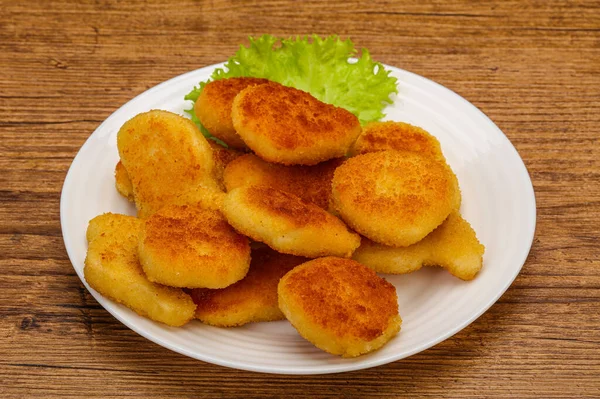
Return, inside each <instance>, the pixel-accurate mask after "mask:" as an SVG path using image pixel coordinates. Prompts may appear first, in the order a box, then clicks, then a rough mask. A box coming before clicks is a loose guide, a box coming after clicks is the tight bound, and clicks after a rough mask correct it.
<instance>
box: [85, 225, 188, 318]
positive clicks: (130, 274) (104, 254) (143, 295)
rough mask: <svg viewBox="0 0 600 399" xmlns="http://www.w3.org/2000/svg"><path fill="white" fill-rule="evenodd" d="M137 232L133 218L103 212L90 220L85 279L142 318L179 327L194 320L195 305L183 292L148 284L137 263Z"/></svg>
mask: <svg viewBox="0 0 600 399" xmlns="http://www.w3.org/2000/svg"><path fill="white" fill-rule="evenodd" d="M139 230H140V221H139V220H138V219H137V218H134V217H132V216H125V215H116V214H112V213H105V214H103V215H100V216H97V217H95V218H94V219H92V220H91V221H90V224H89V226H88V229H87V232H86V236H87V239H88V242H89V246H88V252H87V256H86V258H85V266H84V269H83V273H84V276H85V280H86V281H87V282H88V284H89V285H90V286H91V287H92V288H93V289H95V290H96V291H98V292H99V293H101V294H102V295H104V296H106V297H108V298H110V299H113V300H115V301H117V302H119V303H122V304H123V305H125V306H127V307H128V308H130V309H132V310H134V311H135V312H136V313H138V314H139V315H141V316H146V317H148V318H150V319H152V320H155V321H160V322H162V323H165V324H168V325H170V326H181V325H183V324H185V323H187V322H188V321H190V320H191V319H192V318H193V317H194V311H195V308H196V305H195V304H194V302H193V301H192V299H191V298H190V296H189V295H187V294H186V293H184V292H183V290H181V289H179V288H172V287H166V286H164V285H160V284H155V283H152V282H150V281H148V279H147V278H146V275H145V274H144V271H143V270H142V266H141V265H140V263H139V260H138V254H137V246H138V233H139Z"/></svg>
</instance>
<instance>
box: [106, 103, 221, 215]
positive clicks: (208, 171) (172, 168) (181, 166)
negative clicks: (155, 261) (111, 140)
mask: <svg viewBox="0 0 600 399" xmlns="http://www.w3.org/2000/svg"><path fill="white" fill-rule="evenodd" d="M117 145H118V148H119V155H120V156H121V162H122V163H123V165H124V166H125V169H127V173H128V175H129V179H130V180H131V183H132V186H133V192H134V197H135V203H136V207H137V209H138V216H139V217H142V218H145V217H148V216H150V215H151V214H152V213H154V212H156V211H157V210H159V209H160V208H162V207H163V206H164V205H167V204H170V203H171V202H172V201H173V199H174V198H176V197H177V196H179V195H181V194H183V193H185V192H186V191H189V190H190V189H192V188H194V187H197V186H199V185H202V186H205V187H207V188H214V189H215V190H218V189H219V187H218V184H217V183H216V181H215V178H214V161H213V151H212V149H211V147H210V145H209V144H208V142H207V141H206V139H205V138H204V136H202V134H201V133H200V132H199V130H198V128H197V127H196V125H194V123H193V122H192V121H190V120H189V119H186V118H184V117H182V116H179V115H177V114H174V113H171V112H167V111H158V110H154V111H150V112H145V113H142V114H139V115H137V116H135V117H134V118H132V119H130V120H129V121H127V122H125V124H124V125H123V126H122V127H121V129H120V130H119V133H118V135H117Z"/></svg>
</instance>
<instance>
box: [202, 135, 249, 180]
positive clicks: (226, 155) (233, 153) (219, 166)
mask: <svg viewBox="0 0 600 399" xmlns="http://www.w3.org/2000/svg"><path fill="white" fill-rule="evenodd" d="M208 143H209V144H210V147H211V148H212V150H213V160H214V162H215V169H214V173H213V174H214V176H215V180H216V181H217V183H218V184H219V187H220V188H221V189H223V190H224V189H225V182H224V181H223V174H224V173H225V168H226V167H227V165H229V163H231V162H232V161H233V160H234V159H236V158H238V157H239V156H241V155H242V154H243V152H241V151H237V150H234V149H232V148H225V147H223V146H222V145H219V144H217V143H215V142H214V141H213V140H208Z"/></svg>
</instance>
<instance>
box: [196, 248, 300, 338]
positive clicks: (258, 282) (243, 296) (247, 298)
mask: <svg viewBox="0 0 600 399" xmlns="http://www.w3.org/2000/svg"><path fill="white" fill-rule="evenodd" d="M307 260H308V259H306V258H302V257H299V256H293V255H285V254H280V253H278V252H275V251H273V250H272V249H270V248H268V247H263V248H261V249H255V250H253V251H252V262H251V263H250V270H249V271H248V274H247V275H246V277H244V278H243V279H242V280H240V281H238V282H237V283H235V284H233V285H230V286H229V287H226V288H222V289H217V290H211V289H208V288H196V289H193V290H191V292H190V295H191V296H192V299H193V300H194V302H195V303H196V305H197V306H198V307H197V308H196V318H197V319H199V320H201V321H202V322H203V323H206V324H211V325H213V326H217V327H233V326H241V325H243V324H247V323H252V322H260V321H273V320H282V319H284V318H285V317H284V316H283V313H281V310H279V305H278V304H277V284H278V283H279V280H280V279H281V277H283V276H284V275H285V274H286V273H287V272H289V271H290V270H292V269H293V268H294V267H296V266H298V265H299V264H301V263H304V262H306V261H307Z"/></svg>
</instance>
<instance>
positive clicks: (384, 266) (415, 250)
mask: <svg viewBox="0 0 600 399" xmlns="http://www.w3.org/2000/svg"><path fill="white" fill-rule="evenodd" d="M484 252H485V247H484V246H483V245H482V244H481V243H480V242H479V240H478V239H477V236H476V234H475V231H474V230H473V228H472V227H471V225H470V224H469V222H467V221H466V220H464V219H463V218H462V217H461V216H460V214H459V213H458V212H456V211H454V212H452V213H450V215H449V216H448V218H447V219H446V220H445V221H444V223H442V224H441V225H440V226H439V227H438V228H436V229H435V230H433V231H432V232H431V233H429V235H427V237H425V238H423V239H422V240H421V241H419V242H417V243H415V244H413V245H409V246H408V247H400V248H394V247H388V246H385V245H381V244H377V243H374V242H373V241H371V240H368V239H365V238H363V239H362V241H361V245H360V247H358V249H357V250H356V252H354V255H352V258H353V259H355V260H356V261H358V262H360V263H362V264H364V265H367V266H369V267H370V268H372V269H373V270H375V271H376V272H379V273H391V274H404V273H410V272H413V271H415V270H418V269H420V268H421V266H441V267H443V268H444V269H446V270H448V271H449V272H450V273H452V275H454V276H456V277H458V278H460V279H462V280H472V279H473V278H475V275H476V274H477V273H478V272H479V271H480V270H481V267H482V266H483V253H484Z"/></svg>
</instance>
